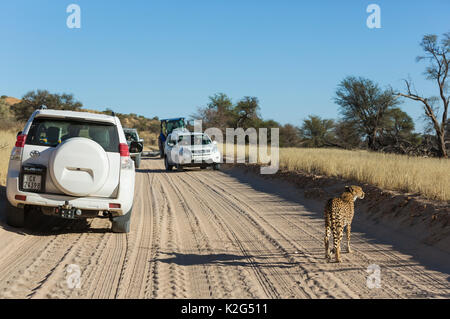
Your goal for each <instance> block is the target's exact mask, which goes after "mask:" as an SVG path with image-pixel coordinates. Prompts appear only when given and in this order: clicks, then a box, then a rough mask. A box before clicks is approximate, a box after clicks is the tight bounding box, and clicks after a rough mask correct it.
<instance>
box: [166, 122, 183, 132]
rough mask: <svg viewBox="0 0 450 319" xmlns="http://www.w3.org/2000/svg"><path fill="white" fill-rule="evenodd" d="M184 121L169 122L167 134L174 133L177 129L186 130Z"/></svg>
mask: <svg viewBox="0 0 450 319" xmlns="http://www.w3.org/2000/svg"><path fill="white" fill-rule="evenodd" d="M184 127H185V125H184V120H183V119H180V120H178V121H171V122H167V133H169V134H170V133H172V131H173V130H174V129H176V128H184Z"/></svg>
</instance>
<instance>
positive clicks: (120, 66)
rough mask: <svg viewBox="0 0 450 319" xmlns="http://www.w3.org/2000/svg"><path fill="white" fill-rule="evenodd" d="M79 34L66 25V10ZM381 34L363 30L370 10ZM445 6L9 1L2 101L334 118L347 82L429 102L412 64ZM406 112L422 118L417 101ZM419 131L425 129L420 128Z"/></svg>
mask: <svg viewBox="0 0 450 319" xmlns="http://www.w3.org/2000/svg"><path fill="white" fill-rule="evenodd" d="M71 3H74V4H78V5H79V6H80V7H81V24H82V25H81V29H69V28H67V26H66V19H67V17H68V15H69V14H68V13H66V8H67V6H68V5H69V4H71ZM371 3H375V4H378V5H379V6H380V8H381V26H382V28H381V29H369V28H367V26H366V19H367V17H368V16H369V13H367V12H366V8H367V6H368V5H369V4H371ZM449 18H450V1H448V0H430V1H402V0H395V1H393V0H389V1H379V0H373V1H356V0H355V1H343V0H342V1H331V0H330V1H299V0H297V1H288V0H280V1H275V0H274V1H265V0H240V1H239V0H190V1H181V0H180V1H173V0H172V1H169V0H164V1H163V0H160V1H152V0H142V1H139V0H130V1H113V0H109V1H103V0H69V1H64V0H28V1H25V0H15V1H2V2H1V4H0V39H1V42H0V43H1V44H0V72H1V73H0V74H1V76H0V94H1V95H9V96H15V97H19V98H20V97H21V96H23V95H24V94H25V93H26V92H28V91H30V90H35V89H47V90H49V91H51V92H54V93H62V92H67V93H73V94H74V96H75V97H76V98H77V99H78V100H80V101H81V102H82V103H83V104H84V106H85V107H86V108H92V109H99V110H103V109H105V108H106V107H110V108H112V109H114V110H116V111H118V112H123V113H129V112H133V113H138V114H142V115H145V116H148V117H153V116H159V117H161V118H163V117H173V116H188V115H190V114H192V113H193V112H195V110H196V109H197V107H199V106H205V105H206V103H207V102H208V96H210V95H213V94H215V93H218V92H223V93H226V94H228V95H229V96H230V97H231V98H233V100H234V101H237V100H238V99H240V98H242V97H243V96H256V97H258V98H259V100H260V103H261V113H262V116H263V117H264V118H266V119H269V118H271V119H275V120H277V121H279V122H281V123H283V124H284V123H288V122H289V123H292V124H295V125H299V124H300V123H301V121H302V119H303V118H305V117H306V116H308V115H309V114H316V115H320V116H322V117H327V118H336V117H338V116H339V113H338V107H337V105H336V104H335V103H334V102H333V96H334V92H335V90H336V86H337V85H338V83H339V82H340V81H341V80H342V79H343V78H344V77H345V76H348V75H356V76H364V77H368V78H370V79H372V80H374V81H376V82H378V83H379V84H380V85H381V86H383V87H385V86H388V85H391V86H393V87H394V88H396V89H400V88H403V84H402V79H403V78H405V77H408V76H409V77H411V78H412V79H413V80H414V82H415V85H416V87H417V89H418V90H419V92H421V93H423V94H426V95H436V93H437V92H436V91H435V87H434V85H433V84H432V83H430V82H429V81H426V80H425V79H424V76H423V74H422V73H423V70H424V67H425V64H424V63H423V62H422V63H416V62H415V57H416V56H417V55H420V54H421V49H420V47H419V42H420V40H421V38H422V36H423V35H424V34H427V33H435V34H439V35H441V34H442V33H444V32H447V31H450V23H449V21H450V19H449ZM401 107H402V109H403V110H405V111H406V112H408V114H410V115H411V116H412V117H413V119H414V120H416V121H418V120H419V117H420V116H421V114H422V109H421V106H420V105H419V104H416V103H414V102H410V101H406V102H405V103H404V104H403V105H402V106H401ZM417 126H418V127H419V128H420V127H421V126H422V125H421V124H419V123H417Z"/></svg>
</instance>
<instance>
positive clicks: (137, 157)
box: [134, 154, 141, 168]
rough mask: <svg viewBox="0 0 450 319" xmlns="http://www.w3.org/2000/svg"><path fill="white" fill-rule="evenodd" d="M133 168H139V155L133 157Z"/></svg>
mask: <svg viewBox="0 0 450 319" xmlns="http://www.w3.org/2000/svg"><path fill="white" fill-rule="evenodd" d="M134 166H135V167H136V168H139V166H141V154H139V155H138V156H136V157H135V159H134Z"/></svg>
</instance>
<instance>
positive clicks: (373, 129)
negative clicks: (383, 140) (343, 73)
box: [334, 76, 399, 150]
mask: <svg viewBox="0 0 450 319" xmlns="http://www.w3.org/2000/svg"><path fill="white" fill-rule="evenodd" d="M334 100H335V102H336V103H337V104H339V105H340V106H341V113H342V114H343V116H344V120H345V121H348V122H352V123H355V124H356V127H357V129H358V130H359V132H360V133H361V134H363V135H365V136H366V137H367V141H368V146H369V148H370V149H371V150H377V148H378V138H379V137H380V134H381V131H382V128H383V126H384V125H385V123H386V119H387V114H388V112H389V110H390V109H392V108H393V107H394V106H396V105H398V104H399V101H398V99H396V95H395V94H394V92H393V91H392V89H387V90H382V89H380V87H379V86H378V85H377V84H376V83H374V82H372V81H371V80H369V79H366V78H363V77H354V76H349V77H346V78H345V79H344V80H342V82H341V83H340V84H339V86H338V89H337V91H336V97H335V99H334Z"/></svg>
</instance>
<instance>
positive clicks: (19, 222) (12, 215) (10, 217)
mask: <svg viewBox="0 0 450 319" xmlns="http://www.w3.org/2000/svg"><path fill="white" fill-rule="evenodd" d="M6 223H7V224H8V225H9V226H13V227H17V228H21V227H23V226H24V224H25V209H24V208H18V207H14V206H13V205H11V204H10V203H9V202H8V200H7V201H6Z"/></svg>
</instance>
